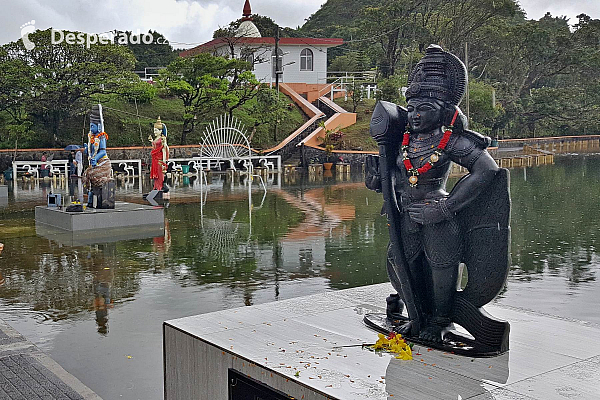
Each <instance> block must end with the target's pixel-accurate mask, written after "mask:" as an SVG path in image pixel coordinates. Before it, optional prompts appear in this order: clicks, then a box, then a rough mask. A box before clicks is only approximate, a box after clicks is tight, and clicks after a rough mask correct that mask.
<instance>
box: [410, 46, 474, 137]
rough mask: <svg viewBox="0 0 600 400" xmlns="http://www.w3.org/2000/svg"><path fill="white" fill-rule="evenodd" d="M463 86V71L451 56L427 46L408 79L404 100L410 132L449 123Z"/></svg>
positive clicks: (456, 59) (437, 47)
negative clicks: (406, 106) (406, 104)
mask: <svg viewBox="0 0 600 400" xmlns="http://www.w3.org/2000/svg"><path fill="white" fill-rule="evenodd" d="M466 87H467V69H466V68H465V65H464V64H463V63H462V61H460V60H459V59H458V57H456V56H455V55H454V54H450V53H448V52H446V51H444V50H442V48H441V47H440V46H437V45H434V44H432V45H430V46H429V47H428V48H427V51H426V52H425V56H424V57H423V58H422V59H421V61H419V63H418V64H417V65H416V66H415V68H414V69H413V70H412V72H411V74H410V76H409V77H408V89H407V90H406V100H407V101H408V123H409V126H410V129H411V131H412V132H416V133H419V132H428V131H431V130H434V129H436V128H439V127H441V126H442V125H446V124H449V123H450V120H451V119H452V116H453V115H454V112H455V110H456V108H457V107H458V104H459V103H460V101H461V100H462V98H463V96H464V94H465V90H466Z"/></svg>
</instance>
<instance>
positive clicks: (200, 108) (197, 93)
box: [160, 53, 259, 144]
mask: <svg viewBox="0 0 600 400" xmlns="http://www.w3.org/2000/svg"><path fill="white" fill-rule="evenodd" d="M250 69H251V64H249V63H247V62H245V61H243V60H237V59H226V58H224V57H217V56H213V55H211V54H208V53H201V54H198V55H196V56H193V57H185V58H179V59H177V60H175V61H173V62H172V63H171V64H169V66H168V67H167V68H166V69H164V70H162V71H161V72H160V81H161V84H162V85H163V86H164V87H165V88H166V90H167V92H168V93H169V94H171V95H173V96H176V97H178V98H180V99H181V100H182V101H183V105H184V107H185V112H184V115H183V132H182V135H181V144H185V142H186V138H187V135H188V134H190V133H191V132H193V131H194V128H195V125H196V121H197V118H198V115H204V114H208V113H210V112H211V111H214V110H222V111H223V112H226V113H229V114H230V115H232V114H233V111H234V110H235V109H237V108H239V107H241V106H242V105H243V104H245V103H246V102H247V101H248V100H250V99H253V98H254V97H256V95H257V93H258V90H259V86H258V85H259V82H258V81H257V80H256V78H255V77H254V75H253V74H252V72H251V71H250Z"/></svg>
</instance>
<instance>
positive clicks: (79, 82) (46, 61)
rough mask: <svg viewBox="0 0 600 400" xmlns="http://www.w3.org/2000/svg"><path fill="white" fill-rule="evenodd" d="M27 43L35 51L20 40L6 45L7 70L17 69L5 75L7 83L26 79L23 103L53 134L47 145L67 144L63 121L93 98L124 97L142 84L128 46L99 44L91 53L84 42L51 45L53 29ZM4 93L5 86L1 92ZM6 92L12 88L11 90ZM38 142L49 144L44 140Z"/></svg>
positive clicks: (32, 37) (30, 36)
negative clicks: (136, 84)
mask: <svg viewBox="0 0 600 400" xmlns="http://www.w3.org/2000/svg"><path fill="white" fill-rule="evenodd" d="M67 33H73V34H75V35H77V34H78V33H76V32H65V34H67ZM29 39H30V40H31V41H32V42H33V43H35V48H34V49H32V50H26V49H25V47H24V45H23V41H22V40H21V39H19V40H18V41H17V42H11V43H9V44H6V45H4V46H2V50H3V51H2V53H3V54H4V56H3V59H2V63H3V66H4V65H7V64H8V65H10V64H11V63H12V64H13V66H15V67H14V68H9V69H8V72H7V73H5V71H4V70H3V81H4V82H6V81H10V80H12V81H19V80H21V79H26V80H27V83H26V85H25V86H26V88H25V90H23V91H21V92H20V101H22V104H24V107H25V111H26V113H27V115H28V117H29V118H31V119H32V122H33V123H34V125H36V126H37V127H39V128H44V130H46V132H48V133H49V138H48V142H50V144H51V145H53V146H55V145H56V144H64V143H63V138H64V137H65V133H64V132H62V130H61V128H62V124H63V122H64V121H65V119H67V118H69V117H71V116H72V115H74V114H77V113H82V112H85V111H87V108H88V106H89V105H88V102H89V101H90V100H91V99H92V98H93V97H94V96H96V95H98V94H101V93H120V91H121V89H122V88H123V86H124V85H126V84H129V83H131V82H134V81H139V78H138V77H137V76H136V75H135V74H133V72H132V69H133V66H134V62H135V58H134V56H133V54H132V53H131V51H130V50H129V49H127V48H126V47H124V46H118V45H115V44H99V43H96V44H91V45H90V46H89V48H87V47H86V44H85V43H81V44H69V43H67V41H66V40H63V41H62V42H60V43H56V44H53V43H52V42H51V31H50V29H48V30H45V31H36V32H34V33H32V34H30V35H29ZM0 68H1V66H0ZM10 74H12V75H10ZM15 74H16V75H17V76H15ZM6 84H8V85H10V83H4V85H6ZM3 90H4V91H5V90H7V89H6V86H5V87H4V89H0V92H2V91H3ZM8 90H12V88H11V87H10V86H8ZM39 140H40V141H41V142H43V143H44V144H46V143H45V142H46V141H45V140H43V138H39Z"/></svg>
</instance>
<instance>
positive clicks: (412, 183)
mask: <svg viewBox="0 0 600 400" xmlns="http://www.w3.org/2000/svg"><path fill="white" fill-rule="evenodd" d="M417 182H419V177H418V176H417V175H412V176H411V177H409V178H408V183H410V186H413V187H414V186H417Z"/></svg>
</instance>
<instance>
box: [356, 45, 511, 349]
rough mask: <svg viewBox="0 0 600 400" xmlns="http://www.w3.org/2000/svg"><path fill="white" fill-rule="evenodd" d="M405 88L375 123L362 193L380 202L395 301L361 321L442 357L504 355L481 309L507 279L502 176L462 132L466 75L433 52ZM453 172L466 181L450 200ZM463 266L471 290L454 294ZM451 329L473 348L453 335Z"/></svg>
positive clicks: (505, 327)
mask: <svg viewBox="0 0 600 400" xmlns="http://www.w3.org/2000/svg"><path fill="white" fill-rule="evenodd" d="M408 86H409V87H408V90H407V91H406V99H407V101H408V106H407V108H403V107H400V106H398V105H396V104H393V103H388V102H383V101H382V102H379V103H378V104H377V106H376V107H375V110H374V111H373V117H372V119H371V135H372V136H373V138H374V139H375V140H376V141H377V143H378V145H379V157H371V158H369V159H367V175H366V185H367V187H368V188H369V189H372V190H375V191H378V192H383V198H384V212H385V214H386V215H387V219H388V226H389V234H390V245H389V247H388V256H387V270H388V275H389V277H390V281H391V283H392V285H393V287H394V289H395V290H396V292H397V293H394V294H392V295H390V297H388V299H387V315H386V316H384V318H383V319H382V320H379V322H377V320H376V318H375V317H374V318H375V319H370V320H369V317H367V318H366V319H365V321H366V322H367V323H370V324H371V325H372V326H375V327H377V329H380V330H382V331H389V330H392V329H393V330H395V331H396V332H398V333H401V334H402V335H404V336H406V337H408V338H409V340H413V341H416V342H420V343H423V344H425V345H427V346H431V347H437V348H440V349H444V350H446V351H454V352H456V353H463V354H469V355H472V356H489V355H494V354H499V353H502V352H504V351H506V350H508V334H509V324H508V323H507V322H504V321H500V320H497V319H495V318H493V317H491V316H489V315H488V314H486V313H485V312H484V311H483V310H482V309H481V307H482V306H484V305H485V304H487V303H488V302H490V301H491V300H492V299H493V298H494V297H495V296H496V295H497V294H498V293H499V291H500V290H501V289H502V288H503V287H504V284H505V281H506V277H507V275H508V266H509V262H508V260H509V259H508V257H509V255H508V243H509V235H510V228H509V226H508V222H509V215H510V198H509V193H508V171H506V170H504V169H499V168H498V166H497V165H496V163H495V161H494V159H493V158H492V157H491V156H490V154H488V152H487V151H486V148H487V147H488V146H489V144H490V138H488V137H485V136H483V135H481V134H479V133H477V132H473V131H471V130H468V129H467V119H466V117H465V116H464V115H463V114H462V112H461V110H460V109H459V108H458V105H459V104H460V102H461V100H462V97H463V95H464V93H465V89H466V87H467V71H466V68H465V66H464V64H463V63H462V62H461V61H460V60H459V59H458V58H457V57H456V56H454V55H453V54H450V53H448V52H445V51H443V50H442V48H441V47H439V46H436V45H431V46H429V48H428V49H427V51H426V54H425V56H424V57H423V58H422V59H421V61H419V63H418V64H417V65H416V67H415V69H414V70H413V71H412V73H411V74H410V76H409V80H408ZM452 163H456V164H458V165H461V166H462V167H464V168H466V169H467V170H468V171H469V173H468V174H467V175H466V176H465V177H463V178H462V179H461V180H460V181H458V183H456V184H455V185H454V188H453V189H452V191H450V193H448V192H447V191H446V181H447V179H448V175H449V173H450V167H451V164H452ZM461 263H462V264H463V265H466V269H467V271H468V282H467V285H466V287H465V288H464V289H463V290H457V279H458V276H459V268H460V267H459V266H460V265H461ZM405 306H406V308H407V310H408V318H406V317H404V316H403V315H402V312H403V309H404V307H405ZM454 323H456V324H459V325H461V326H462V327H463V328H465V329H466V330H467V331H468V332H469V333H470V334H471V335H472V336H473V337H474V338H475V339H474V340H472V339H469V338H466V337H464V336H461V335H459V334H457V333H456V331H455V330H454V329H453V328H454V325H453V324H454Z"/></svg>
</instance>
